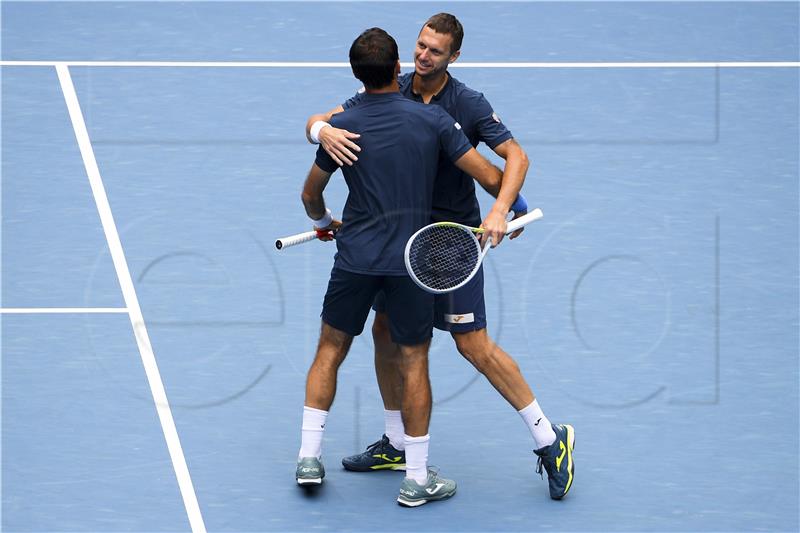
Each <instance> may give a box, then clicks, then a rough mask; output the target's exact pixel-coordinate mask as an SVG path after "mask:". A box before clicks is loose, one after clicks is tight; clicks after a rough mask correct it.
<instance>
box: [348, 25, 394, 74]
mask: <svg viewBox="0 0 800 533" xmlns="http://www.w3.org/2000/svg"><path fill="white" fill-rule="evenodd" d="M399 60H400V55H399V54H398V52H397V43H396V42H395V40H394V39H393V38H392V36H391V35H389V34H388V33H386V32H385V31H384V30H382V29H380V28H370V29H368V30H365V31H364V32H363V33H362V34H361V35H359V36H358V37H356V40H355V41H353V45H352V46H351V47H350V67H351V68H352V69H353V75H354V76H355V77H356V78H358V79H359V80H360V81H361V83H363V84H364V87H366V88H367V89H381V88H383V87H386V86H387V85H389V84H390V83H392V80H393V79H394V72H395V66H396V65H397V62H398V61H399Z"/></svg>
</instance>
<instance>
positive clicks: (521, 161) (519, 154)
mask: <svg viewBox="0 0 800 533" xmlns="http://www.w3.org/2000/svg"><path fill="white" fill-rule="evenodd" d="M509 157H510V158H511V157H513V158H514V159H516V161H517V164H518V165H519V168H520V169H521V170H522V174H523V175H524V174H525V173H526V172H528V168H530V166H531V163H530V160H529V159H528V154H527V153H525V150H523V149H522V147H521V146H520V145H518V144H516V143H514V144H513V145H512V147H511V150H510V152H509Z"/></svg>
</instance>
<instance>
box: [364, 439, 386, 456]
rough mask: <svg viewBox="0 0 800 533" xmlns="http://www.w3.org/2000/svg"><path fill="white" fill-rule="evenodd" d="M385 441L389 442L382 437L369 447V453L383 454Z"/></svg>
mask: <svg viewBox="0 0 800 533" xmlns="http://www.w3.org/2000/svg"><path fill="white" fill-rule="evenodd" d="M384 440H386V442H388V441H389V439H384V438H383V437H381V439H380V440H379V441H377V442H373V443H372V444H370V445H369V446H367V453H375V452H378V451H380V452H383V449H384V446H385V443H384Z"/></svg>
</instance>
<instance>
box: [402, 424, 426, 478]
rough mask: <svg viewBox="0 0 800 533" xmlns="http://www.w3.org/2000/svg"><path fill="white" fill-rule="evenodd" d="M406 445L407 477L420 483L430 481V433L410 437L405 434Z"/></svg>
mask: <svg viewBox="0 0 800 533" xmlns="http://www.w3.org/2000/svg"><path fill="white" fill-rule="evenodd" d="M403 440H404V441H405V445H406V477H407V478H409V479H413V480H414V481H416V482H417V484H419V485H425V483H427V482H428V442H430V440H431V436H430V435H423V436H422V437H409V436H408V435H403Z"/></svg>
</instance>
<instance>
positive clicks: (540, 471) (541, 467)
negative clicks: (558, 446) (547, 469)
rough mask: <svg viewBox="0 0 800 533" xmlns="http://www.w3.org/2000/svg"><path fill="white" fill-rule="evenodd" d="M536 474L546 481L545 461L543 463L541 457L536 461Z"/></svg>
mask: <svg viewBox="0 0 800 533" xmlns="http://www.w3.org/2000/svg"><path fill="white" fill-rule="evenodd" d="M536 473H537V474H539V475H540V476H541V477H542V479H544V461H542V456H541V455H540V456H539V460H538V461H536Z"/></svg>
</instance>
